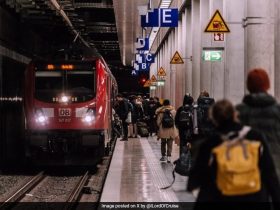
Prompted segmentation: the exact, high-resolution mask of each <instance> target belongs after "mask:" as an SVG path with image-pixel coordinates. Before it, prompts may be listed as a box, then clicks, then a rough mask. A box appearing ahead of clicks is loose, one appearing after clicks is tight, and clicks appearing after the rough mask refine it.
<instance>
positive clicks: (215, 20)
mask: <svg viewBox="0 0 280 210" xmlns="http://www.w3.org/2000/svg"><path fill="white" fill-rule="evenodd" d="M204 32H224V33H228V32H230V30H229V28H228V26H227V24H226V22H225V21H224V19H223V17H222V15H221V13H220V12H219V10H216V12H215V13H214V15H213V17H212V18H211V20H210V22H209V23H208V25H207V27H206V28H205V30H204Z"/></svg>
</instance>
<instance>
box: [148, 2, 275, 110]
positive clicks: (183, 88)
mask: <svg viewBox="0 0 280 210" xmlns="http://www.w3.org/2000/svg"><path fill="white" fill-rule="evenodd" d="M172 7H177V8H179V10H180V21H179V25H178V27H177V28H169V29H166V28H161V29H160V31H159V33H158V35H157V37H156V39H155V41H154V43H153V45H152V50H151V51H152V52H156V62H155V63H154V64H153V65H152V66H151V70H150V75H157V70H158V69H159V68H160V67H163V68H164V69H165V71H166V73H167V76H166V82H165V85H164V86H162V87H157V89H156V90H152V91H151V92H150V95H151V96H155V95H156V96H158V97H160V98H169V99H170V100H171V102H172V104H173V105H174V106H176V107H178V106H180V105H181V103H182V99H183V96H184V94H185V93H191V94H192V95H193V97H194V98H195V99H196V98H197V97H198V96H199V93H200V92H201V91H202V90H207V91H208V92H209V93H210V95H211V96H212V97H214V98H215V99H216V100H218V99H222V98H228V99H230V100H231V101H232V102H233V103H234V104H237V103H240V102H241V100H242V98H243V96H244V94H246V91H247V90H246V84H245V83H246V75H247V73H248V71H249V70H251V69H253V68H257V67H260V68H263V69H265V70H266V71H267V72H268V73H269V76H270V79H271V88H270V90H269V93H270V94H272V95H274V96H276V97H277V98H278V99H280V84H279V79H280V73H279V71H280V70H279V67H280V48H279V47H280V46H279V45H280V12H279V10H280V9H279V8H280V3H279V1H278V0H235V1H232V0H185V1H184V0H173V2H172V5H171V8H172ZM217 9H218V10H219V11H220V12H221V14H222V16H223V18H224V19H225V21H226V23H227V25H228V27H229V29H230V33H228V34H226V35H225V41H224V42H217V41H214V37H213V34H212V33H205V32H204V29H205V28H206V26H207V24H208V22H209V21H210V19H211V17H212V15H213V14H214V12H215V11H216V10H217ZM214 47H219V48H222V49H223V51H222V60H221V61H212V62H211V61H203V59H202V51H203V49H205V48H214ZM175 51H178V52H179V53H180V55H181V56H182V58H183V60H184V64H177V65H175V64H170V60H171V58H172V56H173V55H174V53H175Z"/></svg>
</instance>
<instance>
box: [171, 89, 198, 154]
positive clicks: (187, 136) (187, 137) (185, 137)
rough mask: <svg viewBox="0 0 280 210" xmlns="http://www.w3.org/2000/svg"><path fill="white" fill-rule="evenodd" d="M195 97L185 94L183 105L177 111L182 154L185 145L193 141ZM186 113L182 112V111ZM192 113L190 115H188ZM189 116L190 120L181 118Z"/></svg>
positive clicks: (176, 120) (176, 118)
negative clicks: (193, 105)
mask: <svg viewBox="0 0 280 210" xmlns="http://www.w3.org/2000/svg"><path fill="white" fill-rule="evenodd" d="M193 101H194V100H193V97H192V96H191V95H189V94H186V95H185V96H184V100H183V105H182V106H180V107H179V108H178V109H177V111H176V116H175V125H176V127H177V128H178V130H179V137H180V155H181V154H182V152H183V147H184V146H187V144H188V143H191V141H192V136H193V114H192V111H193V110H192V109H193V107H192V104H193ZM183 111H184V112H185V114H182V112H183ZM187 115H190V116H187ZM185 117H186V118H189V122H186V121H188V120H187V119H181V118H185Z"/></svg>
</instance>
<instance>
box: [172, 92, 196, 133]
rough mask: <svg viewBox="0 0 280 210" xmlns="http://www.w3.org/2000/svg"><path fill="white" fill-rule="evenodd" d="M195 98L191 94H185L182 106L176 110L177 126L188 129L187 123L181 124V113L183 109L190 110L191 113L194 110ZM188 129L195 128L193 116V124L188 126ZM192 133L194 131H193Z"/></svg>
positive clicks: (180, 128)
mask: <svg viewBox="0 0 280 210" xmlns="http://www.w3.org/2000/svg"><path fill="white" fill-rule="evenodd" d="M192 104H193V98H192V97H191V96H189V95H185V96H184V100H183V105H182V106H180V107H179V108H178V109H177V111H176V116H175V125H176V126H177V128H178V129H179V131H180V130H185V129H187V128H186V126H185V125H183V124H181V123H180V120H179V119H180V114H181V112H182V111H183V110H185V111H190V112H191V113H192V112H193V106H192ZM188 130H190V131H192V130H193V118H192V121H191V125H190V127H189V128H188ZM191 134H192V132H191Z"/></svg>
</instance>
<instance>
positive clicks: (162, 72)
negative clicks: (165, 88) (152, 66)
mask: <svg viewBox="0 0 280 210" xmlns="http://www.w3.org/2000/svg"><path fill="white" fill-rule="evenodd" d="M157 75H158V76H160V77H164V76H166V73H165V71H164V69H163V68H162V67H160V69H159V70H158V72H157Z"/></svg>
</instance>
